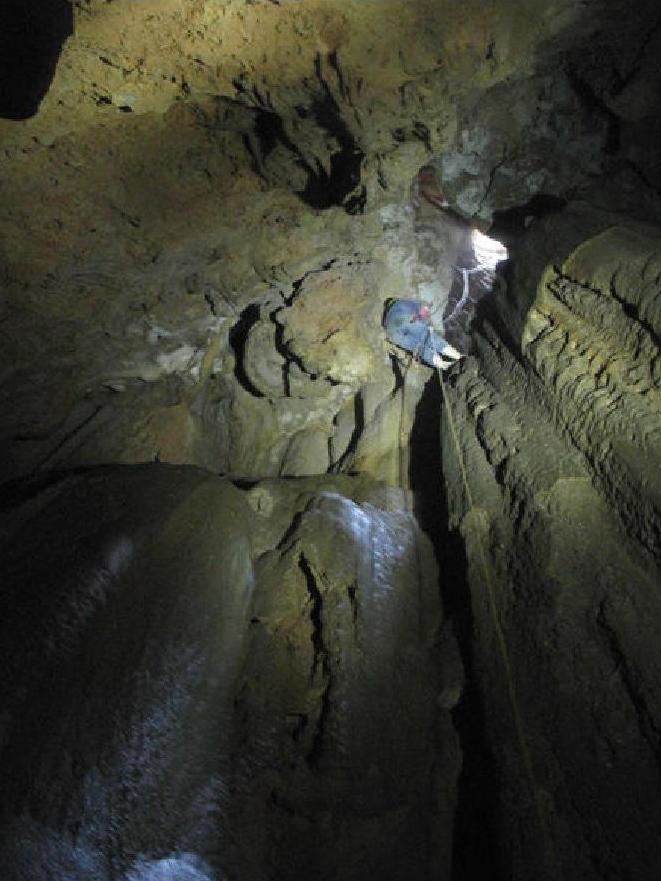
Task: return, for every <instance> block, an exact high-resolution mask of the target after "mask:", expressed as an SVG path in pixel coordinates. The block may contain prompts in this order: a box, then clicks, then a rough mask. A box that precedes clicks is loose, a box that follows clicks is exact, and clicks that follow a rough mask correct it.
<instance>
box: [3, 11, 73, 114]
mask: <svg viewBox="0 0 661 881" xmlns="http://www.w3.org/2000/svg"><path fill="white" fill-rule="evenodd" d="M72 33H73V7H72V5H71V3H69V2H67V0H3V3H2V8H0V117H4V118H5V119H14V120H20V119H28V118H29V117H31V116H33V115H34V114H35V113H36V112H37V110H38V108H39V104H40V103H41V100H42V99H43V97H44V95H45V94H46V93H47V92H48V89H49V87H50V84H51V82H52V80H53V77H54V75H55V68H56V66H57V62H58V60H59V57H60V53H61V51H62V46H63V44H64V42H65V40H66V39H67V37H69V36H70V35H71V34H72Z"/></svg>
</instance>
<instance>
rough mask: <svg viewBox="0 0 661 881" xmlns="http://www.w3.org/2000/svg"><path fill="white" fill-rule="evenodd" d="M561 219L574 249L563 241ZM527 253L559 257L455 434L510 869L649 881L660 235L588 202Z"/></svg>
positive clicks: (449, 425) (478, 367)
mask: <svg viewBox="0 0 661 881" xmlns="http://www.w3.org/2000/svg"><path fill="white" fill-rule="evenodd" d="M614 220H615V221H616V222H618V225H617V226H613V225H612V224H613V221H614ZM581 229H582V230H583V233H582V235H583V236H585V235H586V231H589V233H588V235H589V237H587V238H586V239H585V240H584V241H583V242H582V243H581V244H580V245H579V246H578V247H574V246H575V245H576V241H575V240H576V237H577V236H578V235H579V231H580V230H581ZM568 231H570V232H569V237H570V238H573V239H574V242H573V243H572V246H569V247H567V245H566V244H565V245H564V247H563V245H558V241H562V239H563V234H564V236H565V239H566V237H567V232H568ZM541 243H543V244H541ZM527 250H528V251H532V252H535V251H536V252H537V254H538V259H539V256H540V252H541V256H543V258H544V259H547V260H549V261H550V262H549V265H548V268H547V269H546V271H545V272H544V273H543V274H542V275H541V279H540V281H539V284H538V285H537V287H536V289H535V288H534V287H533V286H532V285H531V284H530V280H529V276H528V274H527V273H526V272H525V271H522V272H521V273H516V272H515V273H513V277H512V279H511V286H510V291H509V294H508V297H507V298H506V297H504V296H502V295H501V296H500V297H498V298H496V299H495V300H494V302H493V309H492V312H491V313H489V314H488V315H486V316H485V317H484V320H483V324H482V328H481V331H480V334H479V335H478V337H477V346H478V354H477V357H476V358H475V359H469V361H468V363H467V364H466V365H465V368H464V369H462V370H461V371H459V372H458V373H457V375H456V376H455V379H454V381H453V383H452V384H451V388H449V400H450V406H451V417H452V418H451V419H450V416H449V415H448V413H447V412H446V415H445V417H444V431H443V434H444V461H445V467H444V472H445V475H446V480H447V483H448V491H449V498H450V510H451V520H452V522H453V523H454V525H455V526H456V527H457V528H458V529H459V530H460V531H461V535H462V537H463V540H464V543H465V551H466V557H467V580H468V585H469V589H470V596H471V604H472V615H473V618H474V632H473V635H472V647H473V652H474V662H473V663H474V674H475V675H476V680H477V681H478V682H479V683H480V691H481V695H482V702H483V706H484V713H485V720H486V726H487V731H488V737H489V740H490V741H491V743H492V744H494V745H495V749H494V763H495V766H496V769H497V776H498V780H499V782H500V787H499V794H498V800H497V807H496V809H495V817H496V824H497V827H498V831H497V834H498V838H499V841H500V842H501V847H502V850H501V851H500V856H501V859H502V866H501V871H502V872H503V873H504V875H506V874H507V873H508V872H510V871H512V872H513V873H514V874H513V877H517V878H519V877H520V878H529V877H533V875H534V876H535V877H543V878H547V877H548V878H557V877H571V878H576V879H579V878H581V879H583V878H585V879H588V878H589V879H593V878H594V879H596V878H622V879H624V878H627V879H639V878H650V879H651V878H653V877H654V876H655V873H656V871H657V869H656V867H657V866H658V862H659V858H660V857H661V852H660V850H659V837H658V828H659V823H660V822H661V801H660V799H659V792H660V791H661V789H660V784H661V779H660V777H659V765H658V749H659V743H658V734H657V732H658V728H659V724H660V714H661V687H660V686H661V666H660V664H659V656H658V635H657V634H658V621H659V615H661V605H660V599H659V592H658V585H659V583H660V576H661V572H660V562H661V561H660V560H659V487H658V473H657V472H658V461H659V448H658V443H659V432H660V431H661V404H660V400H661V399H659V375H658V359H659V314H658V309H659V300H660V298H659V294H660V291H659V284H658V277H659V261H660V260H661V238H660V236H659V231H658V229H656V228H649V227H648V228H646V227H641V226H640V225H635V224H628V225H623V224H622V222H621V220H619V219H618V218H613V217H608V216H605V215H597V216H595V215H594V214H593V213H591V212H589V211H587V212H586V210H585V209H583V210H576V211H574V212H573V213H572V212H569V211H567V212H562V213H560V214H557V215H554V217H553V218H552V219H549V220H547V221H546V222H544V223H540V224H539V228H538V229H537V230H536V231H535V232H534V233H532V232H531V235H530V237H529V239H528V240H527V241H526V242H525V243H524V244H523V245H522V248H521V250H520V253H518V254H517V255H516V256H515V263H516V264H517V265H518V261H520V265H521V266H522V267H525V266H530V265H532V263H533V262H534V261H533V260H531V259H529V260H528V261H526V260H525V255H526V253H527ZM455 437H456V438H457V440H458V443H459V450H460V454H461V463H460V460H459V457H458V450H457V446H456V445H455ZM462 469H464V470H463V471H462ZM464 477H465V478H466V480H467V483H465V482H464ZM512 867H514V868H512ZM533 867H534V868H533Z"/></svg>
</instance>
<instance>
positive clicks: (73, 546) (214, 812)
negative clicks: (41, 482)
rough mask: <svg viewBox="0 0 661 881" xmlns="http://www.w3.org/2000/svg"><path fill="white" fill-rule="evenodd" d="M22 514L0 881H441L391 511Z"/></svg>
mask: <svg viewBox="0 0 661 881" xmlns="http://www.w3.org/2000/svg"><path fill="white" fill-rule="evenodd" d="M34 489H35V490H36V492H33V494H32V498H31V499H30V500H29V501H27V502H25V503H24V504H23V505H20V504H19V505H17V507H16V508H15V509H14V511H13V512H12V517H11V518H10V519H9V520H7V519H5V520H3V523H2V526H3V527H6V528H9V529H11V527H12V524H13V523H15V522H16V521H17V520H20V518H21V516H23V515H27V516H28V517H29V516H30V515H32V516H34V517H35V518H36V519H34V520H33V521H32V528H31V529H30V530H25V531H23V532H22V533H19V535H16V536H14V538H13V541H12V542H11V543H9V545H7V544H6V543H3V555H2V559H3V565H2V575H3V577H2V583H3V598H2V610H3V614H2V622H3V623H2V627H3V634H2V646H3V649H2V652H3V655H2V671H3V673H2V682H1V685H2V694H3V715H2V729H1V732H0V733H1V738H2V744H3V760H4V761H3V764H2V768H1V770H0V779H1V780H2V786H1V787H0V793H1V794H0V817H2V829H3V834H2V836H0V858H1V859H2V865H3V873H4V874H3V877H4V878H6V879H7V881H19V879H21V881H25V879H35V881H42V879H45V878H53V877H55V878H58V879H59V878H61V879H62V881H64V879H65V878H66V879H69V878H74V879H78V878H81V879H82V878H85V877H87V878H89V877H94V878H95V879H97V878H98V879H99V881H102V879H105V878H113V879H114V878H117V877H121V878H122V879H126V881H135V879H141V881H146V879H151V878H154V879H159V878H173V877H176V878H177V879H181V878H188V877H190V878H191V879H198V878H205V879H206V878H211V877H213V878H219V877H225V873H227V877H232V876H237V877H251V878H271V877H291V878H296V877H301V876H303V875H308V876H309V875H310V874H314V876H315V877H318V878H329V879H331V878H337V877H343V878H356V879H358V878H362V877H365V874H367V875H370V876H376V875H379V876H380V877H383V878H392V879H402V881H404V879H406V878H411V877H413V878H423V877H428V874H429V873H430V872H432V873H434V874H438V873H442V874H447V873H448V872H449V871H450V866H451V863H452V830H453V822H452V819H451V818H452V816H453V814H454V811H455V807H456V796H457V779H458V776H459V771H460V767H461V757H460V750H459V745H458V739H457V735H456V732H455V730H454V727H453V724H452V721H451V714H450V713H451V709H452V707H453V706H454V705H455V703H456V701H457V700H458V697H459V695H460V694H461V688H462V681H463V677H462V671H461V664H460V661H459V657H458V653H457V648H456V642H455V640H454V638H453V636H452V632H451V629H450V628H449V627H448V621H447V620H446V619H445V616H444V614H443V610H442V607H441V603H440V601H439V595H438V590H437V579H438V572H437V569H436V564H435V561H434V558H433V553H432V548H431V544H430V542H429V540H428V539H427V538H426V537H425V536H424V535H423V534H422V533H421V531H420V529H419V527H418V526H417V524H416V522H415V520H414V518H413V516H412V515H411V514H410V513H408V512H406V511H405V510H402V507H403V505H402V494H401V493H400V492H398V491H396V490H394V489H392V488H388V487H387V486H386V485H384V484H377V483H375V482H374V481H371V480H369V479H351V478H348V477H345V476H342V477H340V476H338V477H333V478H328V479H327V480H325V481H320V480H319V479H318V478H316V479H311V480H309V481H298V482H295V483H294V482H291V481H288V482H283V481H277V480H272V481H265V482H263V483H259V484H257V486H255V487H253V488H252V489H251V490H250V491H244V492H241V491H239V490H238V489H237V488H235V487H234V486H233V485H232V484H231V483H229V482H228V481H226V480H223V479H221V478H218V477H216V476H214V475H212V474H209V473H208V472H205V471H203V470H201V469H196V468H191V467H189V466H182V467H175V466H165V465H147V466H141V467H132V468H117V467H115V468H111V467H108V468H105V469H91V470H89V471H88V472H87V473H85V474H84V475H79V476H76V475H71V476H64V477H63V478H62V479H61V480H59V481H58V480H54V481H52V482H51V483H50V485H49V486H48V487H44V488H43V489H42V490H41V491H40V490H39V489H38V488H37V487H34ZM352 496H353V498H352ZM63 521H65V522H66V525H64V522H63ZM53 533H56V534H57V536H58V539H57V541H52V542H51V541H48V537H49V536H52V535H53ZM19 597H20V601H19ZM164 855H170V856H168V857H167V858H166V857H165V856H164ZM207 863H208V864H209V865H210V866H211V868H208V871H207V869H205V868H204V867H205V866H206V865H207ZM131 867H133V868H131ZM86 872H87V873H88V874H87V875H86V874H85V873H86ZM168 872H170V874H168ZM186 873H188V874H186Z"/></svg>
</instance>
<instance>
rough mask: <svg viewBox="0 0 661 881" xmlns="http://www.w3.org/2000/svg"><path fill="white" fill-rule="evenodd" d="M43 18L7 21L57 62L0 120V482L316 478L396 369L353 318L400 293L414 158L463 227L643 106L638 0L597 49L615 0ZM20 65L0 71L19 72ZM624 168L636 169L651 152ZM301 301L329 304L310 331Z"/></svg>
mask: <svg viewBox="0 0 661 881" xmlns="http://www.w3.org/2000/svg"><path fill="white" fill-rule="evenodd" d="M59 7H62V9H61V10H59ZM39 8H41V7H39ZM17 10H18V7H17V6H16V4H10V5H9V7H7V12H6V13H5V14H6V15H7V14H8V15H9V16H10V19H9V20H10V22H11V21H13V23H14V31H11V32H12V33H15V34H17V35H18V37H17V43H18V40H19V39H20V34H22V33H24V32H25V31H26V30H27V25H26V20H25V16H24V15H23V13H21V14H20V15H19V12H18V11H17ZM58 10H59V12H58V14H60V15H61V16H62V26H61V27H60V28H59V30H58V29H57V28H54V29H53V30H51V31H49V30H48V29H47V28H45V25H44V20H43V16H41V15H37V12H36V10H35V13H34V16H33V18H32V19H30V21H29V24H30V30H31V33H33V36H34V37H35V39H36V38H37V37H39V39H42V40H44V41H48V40H50V44H49V45H51V47H52V52H53V53H54V54H55V55H56V56H57V66H56V68H55V69H54V70H53V71H52V74H51V79H52V82H50V85H49V88H48V91H47V93H46V95H45V97H43V100H42V101H41V103H40V104H38V107H37V106H33V105H35V104H36V102H34V101H33V105H30V107H31V108H32V113H31V115H27V118H24V119H21V120H16V119H14V118H12V117H11V114H10V113H9V112H7V113H5V116H6V117H7V118H5V119H2V120H0V142H1V144H2V151H3V153H2V162H3V203H2V207H1V213H0V233H1V236H2V247H1V252H0V273H1V275H0V278H1V279H2V287H3V305H2V322H1V325H0V327H1V330H0V332H1V333H2V353H3V385H2V394H3V398H2V402H1V406H0V413H1V414H2V415H1V418H2V429H1V434H2V451H3V452H2V457H1V458H2V463H3V465H2V467H3V475H4V476H5V477H7V478H8V477H11V476H15V475H17V474H23V473H29V472H33V471H35V470H36V471H38V470H43V469H47V468H50V467H54V466H61V465H77V464H93V463H98V462H104V461H120V462H139V461H151V460H153V459H160V460H161V461H171V462H191V463H196V464H202V465H205V466H207V467H212V468H214V469H215V470H222V471H225V472H228V473H234V474H237V475H242V476H263V475H265V474H278V473H283V474H292V473H311V472H315V471H322V470H326V469H328V468H330V467H334V466H335V465H336V464H337V462H338V461H339V459H340V458H341V457H342V456H343V455H344V453H345V452H346V448H344V449H342V443H343V438H344V435H345V434H346V433H347V431H348V433H349V436H350V435H351V433H352V432H353V431H354V430H357V426H356V424H355V423H354V426H353V428H351V429H349V428H348V418H347V413H349V412H350V411H351V409H352V407H353V409H354V410H355V409H357V408H359V406H360V404H359V402H357V401H356V396H357V394H358V393H359V391H360V389H361V387H362V386H364V385H366V384H367V383H374V384H375V385H373V386H371V391H370V395H371V397H372V398H375V397H378V400H376V401H375V403H374V407H375V408H376V407H378V406H379V405H384V406H387V401H388V399H389V396H390V395H391V392H392V388H393V385H394V377H393V371H392V368H391V366H390V362H389V359H388V356H387V354H386V352H385V351H384V348H383V345H382V339H381V337H380V334H379V332H378V330H377V328H378V325H379V321H380V315H381V309H382V304H383V301H384V300H385V299H386V297H387V296H393V295H398V294H402V293H404V294H414V293H416V291H418V290H419V287H416V285H417V283H418V282H419V279H418V281H416V278H415V268H414V264H415V248H414V247H413V245H412V243H411V231H410V215H409V214H408V213H407V209H406V201H407V194H408V189H409V184H410V181H411V180H412V179H413V177H414V175H415V173H416V171H417V169H418V168H419V167H420V166H421V165H422V164H423V163H424V162H425V161H429V160H432V161H437V162H438V163H439V168H441V167H442V173H443V177H444V179H445V180H446V182H447V184H448V186H449V187H450V192H451V196H452V198H453V201H454V202H456V204H458V205H460V206H462V207H463V208H464V209H465V210H468V211H469V212H470V213H473V212H475V211H477V213H478V214H479V215H480V216H481V217H482V218H483V219H486V218H489V217H490V216H491V213H492V212H493V210H494V208H500V209H501V210H502V209H504V208H508V207H510V206H511V205H513V204H516V205H520V204H522V203H523V202H525V201H527V200H528V199H529V198H531V197H533V196H534V195H535V194H537V193H539V192H540V191H542V192H543V191H545V190H546V189H549V190H552V192H554V193H555V194H556V195H557V196H558V197H561V196H563V197H564V196H565V195H567V194H570V193H571V194H575V193H576V191H580V190H582V189H584V188H585V187H586V186H587V185H588V184H589V183H590V182H591V181H592V180H593V179H594V178H595V177H598V176H599V175H601V174H603V173H604V171H607V172H609V173H610V171H612V169H611V168H610V167H607V166H608V162H607V161H606V160H605V159H604V152H603V148H604V145H605V144H606V143H607V142H608V138H609V137H611V135H609V132H612V129H613V126H614V123H613V119H614V114H616V113H619V112H620V109H621V108H623V107H625V106H626V108H627V110H626V114H625V113H624V111H622V113H621V114H620V115H621V116H622V117H623V118H624V117H625V116H626V119H627V120H631V125H630V126H629V127H630V128H631V127H635V126H636V125H643V124H647V122H645V120H647V121H649V118H650V116H651V114H652V109H651V107H650V104H649V101H647V100H646V97H645V95H646V93H645V90H644V89H643V88H642V87H640V86H639V85H638V84H639V82H640V79H641V78H643V79H644V80H645V81H648V80H650V79H653V77H654V76H655V75H656V74H655V68H654V64H653V58H654V52H653V49H654V45H655V44H654V40H655V39H656V37H655V36H654V34H655V32H654V31H653V30H651V26H650V24H649V16H648V15H647V14H646V13H647V10H646V8H645V7H644V6H640V9H639V10H638V11H637V14H635V15H633V14H628V15H627V17H626V22H627V24H626V28H627V38H626V40H625V41H623V45H622V48H621V49H618V50H617V51H616V50H615V49H613V48H612V47H613V46H619V34H620V30H621V14H620V13H621V10H619V7H617V8H616V5H614V4H604V5H603V6H602V4H600V3H594V4H592V6H590V7H589V8H588V7H585V8H580V9H579V8H574V7H573V6H572V5H571V4H566V3H564V2H560V0H558V2H553V3H548V2H540V0H527V2H526V3H524V4H521V3H499V4H498V5H497V6H493V7H489V8H488V9H485V8H484V5H483V4H481V3H477V2H476V3H464V4H462V5H461V7H457V6H456V4H454V3H450V2H448V3H441V4H438V3H437V2H431V0H418V2H414V3H411V2H403V0H387V2H378V3H377V2H364V0H363V2H351V3H346V2H342V3H339V2H337V3H336V2H328V0H324V2H305V3H298V2H297V3H291V2H282V3H273V2H267V0H260V2H250V3H248V2H244V0H231V2H230V0H227V2H221V3H217V2H214V3H210V2H203V0H189V2H187V3H185V4H184V5H183V6H182V4H180V3H178V2H174V0H166V2H158V3H156V2H141V3H139V4H135V3H131V2H128V0H114V2H112V3H106V2H101V0H98V2H97V0H89V2H88V0H81V2H74V3H72V4H71V6H70V7H69V16H70V20H69V21H68V23H67V20H65V12H64V6H63V5H62V4H59V5H58ZM71 12H72V13H73V15H72V16H71ZM12 15H13V16H14V18H13V19H11V16H12ZM67 28H69V30H72V31H73V33H72V34H71V35H70V36H69V37H68V39H66V42H64V44H62V43H63V40H64V39H65V37H66V36H67V33H68V31H67ZM616 34H617V35H618V38H617V39H616V38H615V35H616ZM587 40H589V41H590V45H598V46H601V47H602V48H603V53H602V54H603V57H604V65H605V69H606V70H607V75H606V74H604V72H603V71H601V70H599V69H598V68H596V67H595V60H594V59H595V55H594V54H589V55H586V53H585V51H584V49H583V48H582V47H584V46H585V45H587V43H586V41H587ZM595 41H596V42H595ZM637 43H639V44H641V45H644V53H643V54H642V55H640V53H638V55H636V54H635V53H634V51H633V47H634V46H636V45H637ZM594 51H595V53H596V49H595V50H594ZM7 57H8V60H7V61H6V62H5V63H6V64H7V65H8V66H9V65H11V58H12V57H13V56H12V54H11V52H9V54H8V56H7ZM26 58H27V56H26V54H25V52H22V53H18V54H17V56H16V58H15V64H14V68H13V74H12V75H13V80H12V81H13V82H19V83H20V82H23V83H25V84H28V83H29V81H30V76H32V77H33V78H34V81H35V83H36V82H37V80H39V82H40V83H42V80H43V76H42V74H41V73H40V72H39V71H38V70H36V69H35V70H31V69H30V66H29V63H28V62H27V60H26ZM598 74H599V75H600V78H599V77H598V76H597V75H598ZM40 77H41V79H40ZM618 77H619V79H618ZM577 78H578V80H577ZM579 80H580V82H581V83H583V84H584V86H583V87H582V89H579V88H578V86H577V85H576V83H577V82H578V81H579ZM26 88H27V85H26ZM609 90H610V91H609ZM618 90H619V91H618ZM41 92H43V83H42V86H41ZM41 92H39V94H41ZM615 92H617V95H615V94H614V93H615ZM611 93H613V94H611ZM591 95H592V99H591V98H590V96H591ZM634 95H635V101H634V100H633V96H634ZM627 96H631V100H630V101H626V100H625V98H626V97H627ZM616 98H617V101H618V102H619V103H613V102H616ZM26 107H27V105H26ZM634 108H635V110H634ZM37 109H38V112H35V111H37ZM632 130H633V129H632ZM611 140H612V137H611ZM630 140H631V139H630ZM633 140H634V141H635V140H636V139H635V138H634V139H633ZM627 143H628V142H627ZM631 149H632V150H633V149H634V148H633V147H631ZM636 150H637V151H638V152H637V153H636V156H638V153H640V146H638V147H636ZM439 157H442V159H439ZM618 157H619V160H618V161H620V166H622V174H625V172H627V173H629V174H634V172H633V171H632V170H631V168H630V167H629V166H626V168H625V165H626V162H625V159H624V158H623V156H621V155H620V154H618ZM612 158H613V157H611V159H612ZM606 159H608V156H607V157H606ZM627 161H628V160H627ZM636 162H637V163H638V165H637V168H638V169H639V171H640V175H643V176H644V177H645V178H646V179H648V180H649V181H650V182H652V183H653V180H654V171H653V160H652V159H651V158H650V157H648V159H647V160H645V161H643V159H642V158H640V157H638V158H637V159H636ZM623 163H624V164H623ZM611 165H612V162H611ZM640 175H639V176H638V178H636V180H637V182H638V183H639V184H640ZM620 189H622V188H620ZM624 189H626V187H625V188H624ZM632 198H633V197H632ZM646 198H647V197H644V198H642V200H641V198H638V197H637V204H638V208H639V209H641V204H642V203H644V202H645V199H646ZM625 202H626V199H625ZM629 202H631V199H630V200H629ZM641 210H642V209H641ZM395 243H396V244H395ZM313 298H314V299H316V300H317V301H318V300H320V299H323V300H324V302H325V301H329V302H330V301H332V302H333V307H332V311H333V312H334V314H335V315H336V316H337V319H338V326H337V327H336V326H335V325H333V326H329V327H327V328H325V333H324V334H323V335H320V337H319V338H315V336H314V332H315V327H314V326H313V327H312V328H309V327H306V319H307V321H308V322H310V323H312V322H317V321H318V317H319V316H318V315H315V314H314V310H312V311H306V309H305V306H306V305H307V303H309V302H312V299H313ZM246 310H247V311H246ZM347 312H348V313H349V315H348V316H347V314H346V313H347ZM253 324H256V325H258V326H256V327H254V328H253V327H252V325H253ZM315 326H316V325H315ZM249 330H250V331H251V333H250V336H249V338H248V340H247V342H246V340H245V334H246V333H247V332H248V331H249ZM338 333H340V334H341V336H340V337H338V336H337V334H338ZM342 340H343V345H337V346H336V343H339V342H341V341H342ZM349 340H350V341H351V343H350V346H351V349H352V351H353V352H354V355H353V356H350V355H348V354H347V349H346V345H344V343H347V342H348V341H349ZM246 345H247V347H248V354H247V356H246V350H245V347H246ZM367 350H369V352H368V351H367ZM257 352H261V353H262V358H261V359H259V360H258V361H257V363H255V364H254V365H253V366H252V376H251V375H250V370H251V367H250V365H251V364H252V361H253V354H255V353H257ZM359 352H361V353H362V354H361V356H360V357H359V354H358V353H359ZM279 373H282V374H283V376H282V377H279V376H278V374H279ZM255 374H259V381H255V380H256V376H255ZM378 387H380V388H381V391H380V392H379V393H378V395H377V393H376V389H377V388H378ZM352 401H353V403H352ZM359 428H360V426H358V429H359ZM324 438H325V447H324ZM329 445H331V446H334V452H331V453H330V454H329V453H328V451H327V447H328V446H329ZM246 449H250V451H251V454H250V456H247V455H246Z"/></svg>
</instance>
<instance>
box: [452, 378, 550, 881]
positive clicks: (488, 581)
mask: <svg viewBox="0 0 661 881" xmlns="http://www.w3.org/2000/svg"><path fill="white" fill-rule="evenodd" d="M436 372H437V374H438V381H439V384H440V386H441V394H442V397H443V408H444V410H445V413H446V414H447V419H448V425H449V426H450V435H451V437H452V443H453V445H454V451H455V455H456V458H457V463H458V465H459V471H460V474H461V480H462V483H463V486H464V492H465V494H466V502H467V505H468V511H472V510H477V509H476V507H475V503H474V501H473V494H472V492H471V488H470V484H469V482H468V474H467V471H466V464H465V462H464V457H463V454H462V452H461V446H460V444H459V436H458V434H457V428H456V425H455V421H454V416H453V414H452V407H451V405H450V399H449V396H448V393H447V389H446V387H445V383H444V382H443V374H442V371H441V370H440V368H438V367H437V368H436ZM475 535H476V539H477V546H478V556H479V559H480V564H481V568H482V571H483V573H484V584H485V587H486V592H487V602H488V606H489V611H490V613H491V618H492V621H493V626H494V631H495V634H496V642H497V644H498V650H499V652H500V656H501V660H502V663H503V669H504V672H505V681H506V686H507V695H508V698H509V702H510V707H511V710H512V717H513V721H514V728H515V731H516V737H517V741H518V744H519V750H520V753H521V760H522V762H523V766H524V768H525V770H526V774H527V777H528V783H529V785H530V790H531V795H532V799H533V802H534V805H535V814H536V816H537V821H538V823H539V828H540V831H541V834H542V839H543V841H544V844H545V850H546V856H547V868H548V870H549V877H553V878H559V877H560V875H559V862H558V858H557V854H556V852H555V847H554V845H553V841H552V839H551V834H550V832H549V823H548V821H547V817H546V810H545V808H544V805H543V803H542V799H541V796H540V789H539V787H538V785H537V781H536V778H535V770H534V766H533V761H532V755H531V753H530V747H529V746H528V742H529V738H528V736H527V735H526V732H525V727H524V724H523V718H522V716H521V711H520V710H519V704H518V701H517V698H516V689H515V687H514V677H513V675H512V664H511V661H510V654H509V650H508V648H507V642H506V640H505V633H504V631H503V627H502V625H501V623H500V614H499V611H498V603H497V600H496V589H495V586H494V578H493V574H492V567H491V565H490V563H489V559H488V556H487V551H486V548H485V545H484V538H483V535H482V532H481V530H480V529H479V528H475Z"/></svg>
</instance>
